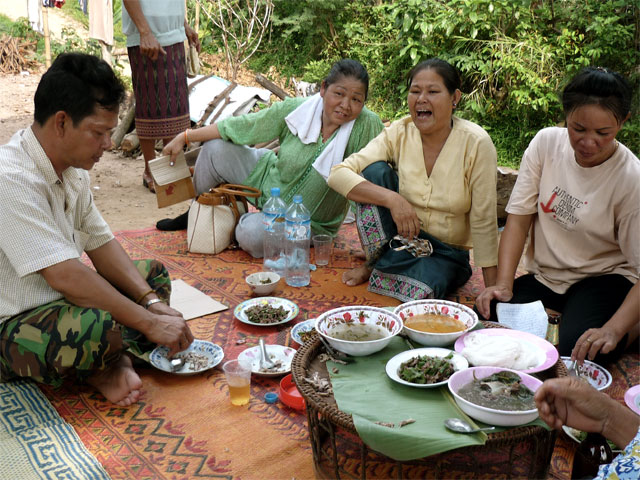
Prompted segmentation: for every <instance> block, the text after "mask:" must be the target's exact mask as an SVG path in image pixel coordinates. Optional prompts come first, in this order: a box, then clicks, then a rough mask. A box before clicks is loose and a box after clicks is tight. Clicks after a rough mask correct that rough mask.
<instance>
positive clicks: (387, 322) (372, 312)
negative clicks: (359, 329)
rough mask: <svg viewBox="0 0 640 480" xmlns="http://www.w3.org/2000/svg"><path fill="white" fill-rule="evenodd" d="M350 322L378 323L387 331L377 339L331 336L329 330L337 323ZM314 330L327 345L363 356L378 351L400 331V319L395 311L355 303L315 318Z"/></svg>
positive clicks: (340, 350) (349, 353) (343, 351)
mask: <svg viewBox="0 0 640 480" xmlns="http://www.w3.org/2000/svg"><path fill="white" fill-rule="evenodd" d="M350 323H366V324H369V325H378V326H380V327H382V328H383V329H384V330H386V332H387V334H388V335H387V336H386V337H384V338H379V339H378V340H369V341H364V342H358V341H349V340H340V339H338V338H334V337H332V336H331V330H332V329H333V328H335V327H336V326H337V325H341V324H350ZM315 327H316V332H318V334H319V335H322V337H324V339H325V340H327V342H329V345H331V346H332V347H333V348H335V349H336V350H338V351H339V352H342V353H346V354H348V355H353V356H355V357H363V356H365V355H371V354H372V353H376V352H379V351H380V350H382V349H383V348H384V347H386V346H387V345H388V344H389V342H391V339H392V338H393V337H395V336H396V335H397V334H399V333H400V332H401V331H402V320H401V319H400V317H398V316H397V315H396V314H395V313H392V312H390V311H389V310H386V309H384V308H380V307H369V306H364V305H360V306H358V305H355V306H348V307H340V308H334V309H333V310H329V311H328V312H325V313H323V314H322V315H320V316H319V317H318V318H316V325H315Z"/></svg>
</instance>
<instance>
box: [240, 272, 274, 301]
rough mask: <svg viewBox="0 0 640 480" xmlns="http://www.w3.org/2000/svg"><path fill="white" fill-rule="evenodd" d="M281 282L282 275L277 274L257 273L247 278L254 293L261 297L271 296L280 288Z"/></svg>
mask: <svg viewBox="0 0 640 480" xmlns="http://www.w3.org/2000/svg"><path fill="white" fill-rule="evenodd" d="M279 281H280V275H278V274H277V273H275V272H256V273H252V274H251V275H248V276H247V278H246V282H247V284H248V285H249V286H250V287H251V290H253V293H255V294H256V295H260V296H263V295H269V294H271V293H272V292H273V291H274V290H275V289H276V287H277V286H278V282H279Z"/></svg>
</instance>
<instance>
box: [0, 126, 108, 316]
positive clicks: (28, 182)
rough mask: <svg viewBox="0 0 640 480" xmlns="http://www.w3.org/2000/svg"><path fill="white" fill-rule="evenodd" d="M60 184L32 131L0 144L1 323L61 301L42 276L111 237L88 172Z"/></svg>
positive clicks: (75, 172)
mask: <svg viewBox="0 0 640 480" xmlns="http://www.w3.org/2000/svg"><path fill="white" fill-rule="evenodd" d="M62 178H63V180H62V181H61V180H60V179H59V178H58V176H57V175H56V173H55V171H54V169H53V165H52V164H51V161H50V160H49V158H48V157H47V155H46V153H45V152H44V150H43V149H42V146H41V145H40V143H39V142H38V139H37V138H36V136H35V135H34V133H33V130H32V129H31V128H27V129H25V130H21V131H19V132H17V133H16V134H15V135H14V136H13V137H12V138H11V140H10V141H9V143H7V144H6V145H3V146H0V192H2V202H0V232H2V233H1V234H0V323H2V322H3V321H5V320H7V319H8V318H10V317H12V316H14V315H17V314H19V313H22V312H24V311H27V310H31V309H32V308H35V307H38V306H40V305H43V304H45V303H48V302H52V301H54V300H59V299H60V298H62V294H61V293H59V292H57V291H55V290H53V289H52V288H51V287H50V286H49V284H47V282H46V281H45V279H44V277H43V276H42V275H40V274H39V273H38V272H39V270H42V269H43V268H46V267H50V266H52V265H55V264H58V263H60V262H64V261H66V260H69V259H79V258H80V256H81V255H82V252H83V251H85V250H86V251H91V250H94V249H96V248H98V247H100V246H102V245H104V244H106V243H107V242H109V241H110V240H111V239H112V238H113V234H112V233H111V230H110V229H109V226H108V225H107V224H106V222H105V221H104V219H103V218H102V216H101V215H100V213H99V212H98V209H97V208H96V206H95V204H94V203H93V197H92V195H91V190H90V189H89V173H88V172H87V171H86V170H82V169H76V168H68V169H66V170H65V171H64V172H63V174H62Z"/></svg>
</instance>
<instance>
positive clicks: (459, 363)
mask: <svg viewBox="0 0 640 480" xmlns="http://www.w3.org/2000/svg"><path fill="white" fill-rule="evenodd" d="M449 354H452V358H451V360H449V362H450V363H451V364H452V365H453V370H454V372H457V371H460V370H464V369H465V368H469V362H467V359H466V358H464V357H463V356H462V355H460V354H459V353H456V352H454V351H453V350H448V349H446V348H435V347H434V348H416V349H414V350H407V351H406V352H402V353H399V354H397V355H396V356H395V357H393V358H391V359H390V360H389V361H388V362H387V366H386V367H385V370H386V372H387V375H388V376H389V378H390V379H391V380H393V381H394V382H398V383H401V384H402V385H407V386H409V387H415V388H435V387H440V386H442V385H446V384H447V383H448V382H449V379H448V378H447V379H446V380H443V381H442V382H436V383H412V382H408V381H406V380H404V379H403V378H401V377H400V373H399V370H400V366H401V365H402V364H403V363H406V362H408V361H409V360H411V359H412V358H416V357H424V356H428V357H441V358H444V357H446V356H447V355H449Z"/></svg>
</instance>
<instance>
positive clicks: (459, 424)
mask: <svg viewBox="0 0 640 480" xmlns="http://www.w3.org/2000/svg"><path fill="white" fill-rule="evenodd" d="M444 426H445V427H447V428H448V429H449V430H451V431H453V432H458V433H476V432H490V431H491V430H495V429H496V427H484V428H473V427H472V426H471V425H469V424H468V423H467V422H465V421H464V420H462V419H460V418H447V419H446V420H445V421H444Z"/></svg>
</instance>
